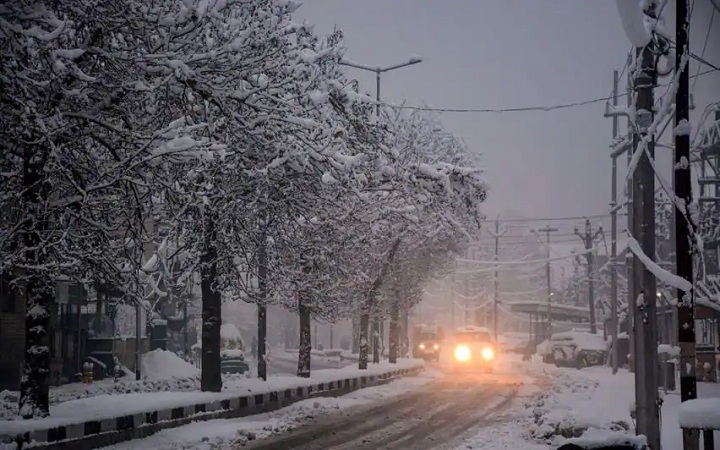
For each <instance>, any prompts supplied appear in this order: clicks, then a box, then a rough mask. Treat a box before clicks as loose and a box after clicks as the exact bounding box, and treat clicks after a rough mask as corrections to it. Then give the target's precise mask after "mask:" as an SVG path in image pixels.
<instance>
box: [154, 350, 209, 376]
mask: <svg viewBox="0 0 720 450" xmlns="http://www.w3.org/2000/svg"><path fill="white" fill-rule="evenodd" d="M141 374H142V377H143V379H145V380H167V379H174V378H185V379H187V378H193V377H198V376H200V369H198V368H197V367H195V366H193V365H192V364H190V363H189V362H187V361H185V360H184V359H182V358H180V357H178V356H177V355H176V354H175V353H173V352H169V351H167V350H162V349H156V350H153V351H151V352H147V353H145V354H143V355H142V372H141Z"/></svg>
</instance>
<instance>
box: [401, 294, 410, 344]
mask: <svg viewBox="0 0 720 450" xmlns="http://www.w3.org/2000/svg"><path fill="white" fill-rule="evenodd" d="M400 310H401V315H400V329H401V330H402V333H401V336H400V339H401V342H402V348H403V351H402V356H403V357H404V358H409V357H410V323H409V322H410V321H409V320H408V306H407V303H406V302H405V301H403V302H402V306H401V307H400Z"/></svg>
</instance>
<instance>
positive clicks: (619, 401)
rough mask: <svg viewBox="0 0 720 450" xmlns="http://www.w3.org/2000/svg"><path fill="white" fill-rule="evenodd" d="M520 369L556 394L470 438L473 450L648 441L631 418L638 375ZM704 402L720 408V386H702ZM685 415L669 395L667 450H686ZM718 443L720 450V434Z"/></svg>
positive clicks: (530, 365) (536, 364)
mask: <svg viewBox="0 0 720 450" xmlns="http://www.w3.org/2000/svg"><path fill="white" fill-rule="evenodd" d="M517 364H518V369H519V370H522V371H526V372H529V373H535V374H539V373H545V374H547V375H548V376H550V377H551V378H552V379H553V384H552V387H551V389H549V390H548V391H546V392H544V393H542V394H540V395H537V396H536V397H535V398H534V399H533V400H532V401H529V402H527V403H526V404H525V405H524V408H523V409H521V410H520V411H519V413H518V414H517V415H515V416H514V417H513V418H512V420H511V421H509V422H508V423H506V424H502V425H499V426H497V427H491V428H488V429H485V430H482V431H480V432H479V433H478V434H477V435H476V436H473V437H471V438H469V439H468V441H467V444H468V445H475V444H479V443H482V442H493V443H494V444H496V445H497V448H523V449H527V450H536V449H537V450H540V449H542V448H548V445H550V446H551V447H550V448H557V447H558V446H560V445H562V444H565V443H569V442H573V443H575V444H578V445H581V446H583V445H586V444H589V443H594V444H597V443H598V441H602V442H605V443H606V444H610V443H624V442H632V443H638V442H642V441H644V437H637V436H635V424H634V421H633V419H632V418H631V416H630V408H631V406H632V405H633V403H634V400H635V393H634V379H633V374H632V373H629V372H628V371H627V370H620V371H619V372H618V373H617V374H616V375H613V374H612V371H611V369H610V368H608V367H590V368H586V369H582V370H577V369H565V368H556V367H555V366H554V365H550V364H544V363H542V362H540V361H539V359H537V358H536V357H533V360H532V361H530V362H518V363H517ZM698 397H699V398H704V399H713V400H709V402H708V403H710V404H714V405H716V404H717V403H716V402H717V401H718V399H719V398H720V384H718V383H702V382H700V383H698ZM681 409H682V408H681V406H680V395H679V393H678V392H668V393H667V394H666V395H665V398H664V402H663V406H662V417H661V418H662V429H661V433H662V436H661V437H662V444H663V449H668V450H674V449H680V448H682V433H681V429H680V419H681V417H680V416H681ZM715 416H720V413H718V414H715ZM715 440H716V449H720V445H718V444H719V443H718V433H716V439H715ZM462 448H466V447H462Z"/></svg>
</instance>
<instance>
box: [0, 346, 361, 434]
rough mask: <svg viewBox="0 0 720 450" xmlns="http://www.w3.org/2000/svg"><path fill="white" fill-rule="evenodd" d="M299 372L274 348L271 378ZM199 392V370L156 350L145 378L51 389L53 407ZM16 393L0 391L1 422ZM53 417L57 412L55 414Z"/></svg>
mask: <svg viewBox="0 0 720 450" xmlns="http://www.w3.org/2000/svg"><path fill="white" fill-rule="evenodd" d="M248 362H249V364H250V374H249V377H255V376H256V367H257V365H256V363H255V362H254V361H252V360H249V361H248ZM354 364H356V363H354V362H352V361H341V360H340V357H335V358H333V357H327V356H323V355H319V354H318V355H313V357H312V362H311V367H312V368H313V370H317V369H320V370H326V369H339V368H342V367H348V366H352V365H354ZM296 370H297V352H295V353H288V352H285V351H284V350H283V349H273V351H272V352H271V356H270V358H269V361H268V374H269V375H270V376H283V377H288V376H293V375H294V374H295V371H296ZM245 378H246V377H245V376H243V375H224V376H223V380H224V381H225V383H226V385H227V384H228V383H230V384H232V383H237V382H238V380H243V379H245ZM198 390H200V369H199V368H198V367H196V366H194V365H192V364H190V363H188V362H186V361H184V360H183V359H181V358H179V357H178V356H176V355H175V354H174V353H172V352H169V351H164V350H153V351H151V352H148V353H145V354H144V355H143V371H142V379H141V380H135V374H134V373H129V374H128V375H126V376H125V377H123V378H121V379H120V380H118V381H117V382H116V381H114V380H113V379H112V378H106V379H104V380H98V381H95V382H93V383H92V384H84V383H70V384H65V385H62V386H58V387H51V388H50V404H51V405H57V404H59V403H63V402H68V401H71V400H78V399H83V398H88V397H95V396H99V395H103V396H106V395H117V394H132V393H136V394H142V393H150V392H188V391H198ZM18 395H19V393H18V392H17V391H0V420H11V419H14V418H15V417H16V416H17V405H18ZM53 414H54V413H53Z"/></svg>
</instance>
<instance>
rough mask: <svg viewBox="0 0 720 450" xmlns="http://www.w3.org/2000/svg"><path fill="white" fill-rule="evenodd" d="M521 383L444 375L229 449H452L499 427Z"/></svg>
mask: <svg viewBox="0 0 720 450" xmlns="http://www.w3.org/2000/svg"><path fill="white" fill-rule="evenodd" d="M523 379H524V378H522V377H518V376H513V375H509V374H498V375H489V374H484V373H463V374H452V373H449V372H445V373H444V374H443V376H441V377H440V378H438V379H437V380H435V381H432V382H430V383H428V384H426V385H424V386H423V387H422V389H416V390H412V391H409V392H406V393H405V394H402V395H399V396H397V397H395V398H390V399H387V400H385V401H382V402H379V403H375V404H372V405H370V406H366V407H358V408H355V409H353V410H348V411H346V412H345V413H344V414H342V415H334V416H328V417H324V418H322V419H321V420H318V421H316V422H315V423H313V424H311V425H308V426H306V427H302V428H299V429H297V430H294V431H292V432H290V433H287V434H281V435H277V436H274V437H271V438H269V439H264V440H259V441H256V442H251V443H249V444H246V445H237V446H235V447H230V448H237V449H240V448H243V449H248V450H249V449H253V450H270V449H278V448H282V449H307V450H320V449H328V450H329V449H337V450H341V449H343V450H344V449H348V450H349V449H358V450H375V449H379V448H383V449H408V448H413V449H428V450H429V449H445V448H447V449H452V448H454V447H455V446H456V445H457V444H458V443H459V439H460V438H461V437H462V436H463V434H465V433H466V432H468V431H469V430H472V429H473V428H476V427H478V426H483V425H490V424H492V423H497V422H498V421H501V420H502V418H503V414H504V413H505V412H507V411H508V410H509V409H510V407H511V406H512V405H513V403H514V400H515V399H516V398H517V397H518V395H519V390H520V387H521V385H522V381H523Z"/></svg>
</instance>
